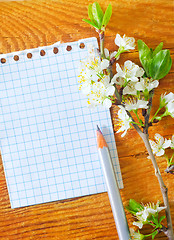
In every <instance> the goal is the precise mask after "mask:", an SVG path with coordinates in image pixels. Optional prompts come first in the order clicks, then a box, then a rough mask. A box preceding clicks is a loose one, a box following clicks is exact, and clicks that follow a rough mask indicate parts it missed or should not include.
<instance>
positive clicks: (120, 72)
mask: <svg viewBox="0 0 174 240" xmlns="http://www.w3.org/2000/svg"><path fill="white" fill-rule="evenodd" d="M116 71H117V74H115V76H114V78H115V80H116V78H123V79H124V80H125V83H127V82H129V81H132V82H138V80H139V79H138V77H141V76H143V74H144V70H143V69H142V68H141V67H139V66H138V65H136V64H135V63H133V62H131V61H130V60H127V61H126V62H125V63H124V67H123V69H121V67H120V65H119V64H118V63H116ZM113 81H114V80H113Z"/></svg>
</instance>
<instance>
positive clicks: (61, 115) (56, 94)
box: [0, 38, 122, 208]
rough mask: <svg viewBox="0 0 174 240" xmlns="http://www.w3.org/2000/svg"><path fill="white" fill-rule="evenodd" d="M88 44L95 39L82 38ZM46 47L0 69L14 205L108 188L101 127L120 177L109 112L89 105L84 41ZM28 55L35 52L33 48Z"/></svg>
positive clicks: (1, 118) (0, 111) (0, 109)
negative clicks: (81, 82)
mask: <svg viewBox="0 0 174 240" xmlns="http://www.w3.org/2000/svg"><path fill="white" fill-rule="evenodd" d="M82 41H83V42H84V43H85V46H86V45H87V44H89V43H92V44H93V45H94V46H95V47H97V41H96V39H95V38H90V39H85V40H82ZM66 46H67V44H62V45H60V46H58V49H59V52H58V54H54V53H53V47H51V46H49V47H44V48H42V49H44V50H45V52H46V55H45V56H40V54H39V50H38V49H34V50H31V51H32V58H31V59H28V58H26V51H24V52H20V53H19V61H17V62H15V61H14V60H13V59H12V55H8V54H7V56H6V57H7V62H6V63H5V64H3V65H2V64H1V66H0V78H1V83H0V94H1V106H0V125H1V126H0V127H1V129H0V134H1V150H2V158H3V164H4V170H5V175H6V181H7V186H8V191H9V196H10V202H11V206H12V208H16V207H22V206H28V205H33V204H38V203H44V202H50V201H55V200H60V199H66V198H72V197H78V196H83V195H88V194H93V193H99V192H103V191H106V186H105V183H104V178H103V174H102V169H101V165H100V161H99V156H98V153H97V148H96V136H95V130H96V125H97V124H98V125H99V126H101V128H102V131H103V133H104V135H105V138H106V140H107V142H108V145H109V148H110V152H111V156H112V159H113V162H114V167H115V170H116V172H117V177H118V182H119V185H120V187H122V179H121V174H120V168H119V163H118V158H117V152H116V146H115V139H114V134H113V130H112V122H111V118H110V112H109V110H105V109H103V108H96V109H94V110H92V111H91V110H90V109H88V108H87V106H86V99H85V97H84V96H83V95H82V94H81V93H80V92H79V90H78V79H77V75H78V67H79V62H80V60H81V59H84V58H85V56H87V54H88V53H87V48H86V47H85V48H84V49H80V48H79V41H78V42H73V43H71V46H72V50H71V51H69V52H68V51H67V50H66ZM28 51H29V52H30V50H28Z"/></svg>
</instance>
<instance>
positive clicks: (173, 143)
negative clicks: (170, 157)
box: [170, 135, 174, 149]
mask: <svg viewBox="0 0 174 240" xmlns="http://www.w3.org/2000/svg"><path fill="white" fill-rule="evenodd" d="M170 147H171V148H172V149H174V135H173V136H172V140H171V144H170Z"/></svg>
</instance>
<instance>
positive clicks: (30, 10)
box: [0, 0, 174, 240]
mask: <svg viewBox="0 0 174 240" xmlns="http://www.w3.org/2000/svg"><path fill="white" fill-rule="evenodd" d="M110 2H111V3H112V6H113V15H112V18H111V22H110V24H109V26H108V29H107V33H106V47H108V48H110V49H111V50H114V49H115V45H114V38H115V34H116V33H120V34H121V35H122V34H124V33H125V34H126V35H128V36H133V37H135V38H136V40H137V39H139V38H141V39H142V40H144V41H145V42H146V43H147V44H148V45H149V46H151V47H152V48H154V47H155V46H156V44H158V43H159V42H160V41H163V42H164V47H165V48H168V49H170V51H171V54H172V58H174V57H173V56H174V47H173V39H174V34H173V33H174V31H173V30H174V18H173V13H174V11H173V10H174V8H173V7H174V5H173V4H174V2H173V0H168V1H164V0H119V1H118V0H117V1H114V0H112V1H109V0H105V1H104V0H101V1H100V4H101V6H102V7H103V8H104V9H105V8H106V6H107V5H108V4H109V3H110ZM89 3H92V1H82V0H72V1H71V0H66V1H64V0H54V1H36V0H35V1H34V0H32V1H24V2H23V1H18V2H10V1H4V2H2V1H1V2H0V19H1V27H0V52H1V53H7V52H12V51H18V50H24V49H26V48H35V47H38V46H43V45H49V44H53V43H54V42H56V41H60V40H61V41H62V42H65V41H75V40H78V39H80V38H85V37H92V36H97V35H96V33H95V31H94V30H93V29H92V28H90V27H89V26H88V25H87V24H86V23H84V22H82V21H81V19H82V18H87V6H88V4H89ZM128 58H129V59H130V60H133V61H134V62H135V63H139V60H138V53H137V51H136V50H135V51H134V52H130V53H126V54H124V55H123V56H122V57H121V59H120V62H121V63H123V62H124V61H125V60H126V59H128ZM173 77H174V67H172V69H171V71H170V73H169V74H168V76H167V77H165V78H164V79H162V80H161V81H160V87H159V88H158V89H157V90H156V95H155V97H154V101H153V104H154V108H153V109H152V112H153V113H154V112H155V110H156V107H155V106H157V105H158V101H159V96H160V95H161V93H164V92H169V91H173V92H174V79H173ZM116 109H117V108H116V107H112V110H111V112H112V119H113V124H115V123H116V120H115V115H116ZM116 129H117V127H116V126H115V125H114V130H115V131H116ZM156 132H158V133H160V134H161V135H163V136H165V137H171V135H172V134H173V133H174V121H173V119H172V118H166V119H164V120H162V121H161V122H160V123H158V124H156V125H155V126H154V127H153V128H151V129H150V136H151V137H152V136H153V135H154V134H155V133H156ZM115 138H116V143H117V148H118V154H119V159H120V165H121V171H122V177H123V182H124V189H122V190H121V196H122V199H123V204H124V206H125V205H126V204H127V203H128V200H129V199H130V198H134V199H136V200H137V201H142V202H144V203H145V202H149V201H153V202H156V201H157V200H161V201H162V196H161V193H160V189H159V186H158V183H157V179H156V177H155V175H154V171H153V168H152V164H151V162H150V160H148V159H147V152H146V150H145V147H144V145H143V143H142V141H141V139H140V138H139V136H138V135H137V133H136V132H135V130H133V129H132V130H130V131H129V132H128V133H127V135H126V137H125V138H121V136H120V134H115ZM157 160H158V163H159V167H160V169H161V173H162V176H163V178H164V182H165V184H166V185H167V187H168V188H169V200H170V206H171V212H172V219H173V224H174V191H173V187H174V184H173V182H174V177H173V176H172V175H167V174H166V173H164V169H165V168H166V162H165V160H164V159H163V158H158V159H157ZM127 218H128V222H129V225H130V226H131V222H132V220H133V219H132V218H131V215H130V214H129V213H127ZM143 233H144V234H145V233H148V228H146V229H145V230H144V231H143ZM0 239H1V240H20V239H27V240H28V239H34V240H37V239H49V240H51V239H61V240H68V239H71V240H91V239H101V240H102V239H106V240H107V239H108V240H114V239H115V240H116V239H118V236H117V231H116V228H115V224H114V220H113V216H112V213H111V208H110V204H109V200H108V196H107V193H102V194H96V195H92V196H86V197H81V198H78V199H69V200H65V201H57V202H52V203H48V204H41V205H35V206H30V207H25V208H19V209H15V210H13V209H11V208H10V202H9V197H8V192H7V187H6V182H5V176H4V171H3V165H2V160H0ZM157 239H160V240H163V239H166V237H165V236H164V235H163V234H161V235H159V237H158V238H157Z"/></svg>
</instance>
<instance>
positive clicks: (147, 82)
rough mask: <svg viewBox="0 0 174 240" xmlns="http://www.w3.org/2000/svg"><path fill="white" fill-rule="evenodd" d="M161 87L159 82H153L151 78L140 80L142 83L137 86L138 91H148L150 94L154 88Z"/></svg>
mask: <svg viewBox="0 0 174 240" xmlns="http://www.w3.org/2000/svg"><path fill="white" fill-rule="evenodd" d="M158 85H159V81H158V80H153V79H151V78H140V82H137V83H136V84H135V88H136V90H137V91H143V92H144V91H145V90H146V89H147V90H148V92H150V91H151V90H152V89H153V88H157V87H158Z"/></svg>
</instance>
